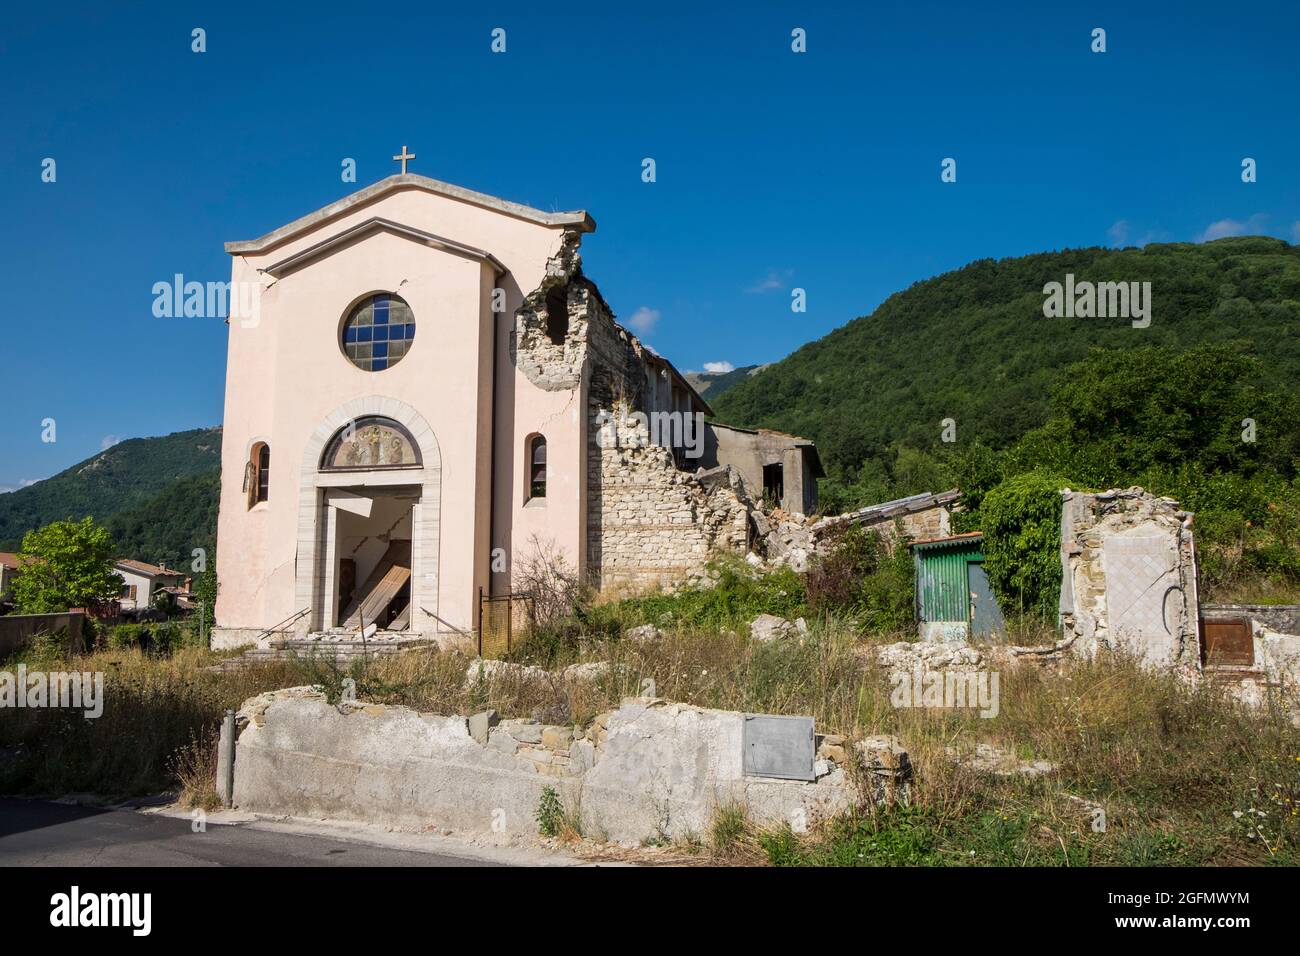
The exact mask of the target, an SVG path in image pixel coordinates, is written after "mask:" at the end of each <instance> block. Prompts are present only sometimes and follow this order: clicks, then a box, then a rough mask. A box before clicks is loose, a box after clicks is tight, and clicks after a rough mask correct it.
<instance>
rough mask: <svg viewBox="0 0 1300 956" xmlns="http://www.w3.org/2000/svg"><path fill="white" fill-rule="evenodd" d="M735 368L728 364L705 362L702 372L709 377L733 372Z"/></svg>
mask: <svg viewBox="0 0 1300 956" xmlns="http://www.w3.org/2000/svg"><path fill="white" fill-rule="evenodd" d="M735 370H736V366H734V365H732V364H731V363H730V362H705V363H704V371H706V372H708V373H709V374H710V375H725V374H726V373H727V372H734V371H735Z"/></svg>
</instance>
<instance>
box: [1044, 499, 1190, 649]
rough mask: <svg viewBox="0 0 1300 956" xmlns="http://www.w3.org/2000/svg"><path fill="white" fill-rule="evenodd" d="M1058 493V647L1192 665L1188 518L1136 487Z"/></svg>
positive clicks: (1173, 505) (1169, 503) (1171, 503)
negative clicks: (1060, 505)
mask: <svg viewBox="0 0 1300 956" xmlns="http://www.w3.org/2000/svg"><path fill="white" fill-rule="evenodd" d="M1062 498H1063V508H1062V512H1061V572H1062V573H1061V597H1060V622H1061V629H1062V632H1063V641H1062V644H1068V645H1069V646H1070V647H1071V649H1072V650H1073V651H1074V652H1075V653H1081V654H1085V655H1090V654H1092V653H1095V652H1096V651H1097V650H1099V649H1101V648H1110V649H1113V650H1122V651H1125V652H1127V653H1130V654H1132V655H1134V656H1135V657H1136V658H1137V659H1138V660H1140V661H1142V662H1143V663H1144V664H1147V665H1149V666H1154V667H1161V666H1168V667H1178V668H1189V669H1193V670H1195V669H1197V668H1199V666H1200V643H1199V637H1198V633H1197V607H1198V604H1197V595H1196V554H1195V549H1194V546H1193V542H1192V515H1191V514H1190V513H1189V512H1187V511H1183V510H1182V509H1181V508H1180V507H1179V504H1178V502H1177V501H1174V500H1173V499H1172V498H1158V497H1156V496H1155V495H1151V494H1148V493H1147V492H1145V491H1143V490H1142V489H1141V488H1136V487H1135V488H1129V489H1128V490H1126V491H1119V490H1112V491H1104V492H1100V493H1097V494H1085V493H1082V492H1074V491H1069V490H1066V491H1064V492H1063V493H1062Z"/></svg>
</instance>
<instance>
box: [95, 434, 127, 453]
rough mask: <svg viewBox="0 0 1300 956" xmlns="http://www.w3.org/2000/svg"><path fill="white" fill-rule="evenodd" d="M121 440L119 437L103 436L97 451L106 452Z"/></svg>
mask: <svg viewBox="0 0 1300 956" xmlns="http://www.w3.org/2000/svg"><path fill="white" fill-rule="evenodd" d="M121 440H122V436H121V435H105V436H104V437H103V438H101V439H100V440H99V450H100V451H108V450H109V449H110V448H112V447H113V446H114V445H116V444H117V443H118V442H120V441H121Z"/></svg>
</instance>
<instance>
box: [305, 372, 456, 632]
mask: <svg viewBox="0 0 1300 956" xmlns="http://www.w3.org/2000/svg"><path fill="white" fill-rule="evenodd" d="M440 490H441V456H440V454H439V450H438V443H437V440H436V438H435V437H434V434H433V431H432V429H430V428H429V426H428V423H427V422H425V420H424V419H423V417H422V416H420V414H419V413H418V412H416V411H415V410H414V409H413V408H411V407H410V406H407V405H405V404H404V403H401V402H398V401H396V400H395V399H391V398H382V397H377V396H376V397H372V398H367V399H359V400H355V401H352V402H349V403H348V404H346V405H344V406H342V407H341V408H339V409H338V410H336V411H335V412H333V413H332V414H331V415H329V416H328V417H327V418H326V419H325V420H324V421H323V422H322V423H321V424H320V426H318V428H317V429H316V431H315V432H314V433H313V435H312V436H311V439H310V440H309V441H308V442H307V446H306V448H305V449H304V454H303V464H302V491H301V495H300V502H299V529H298V531H299V533H298V564H297V569H296V577H297V596H298V600H299V601H300V602H301V603H300V604H299V605H298V606H299V607H307V608H310V610H311V613H310V615H309V620H310V625H309V627H310V629H311V630H313V631H324V630H332V629H340V630H344V631H359V630H361V629H362V628H363V627H365V626H367V625H369V624H375V625H377V626H378V627H379V628H382V629H386V630H392V631H402V632H411V633H420V634H423V633H434V632H436V631H437V626H436V623H435V616H436V615H437V613H438V550H439V549H438V542H439V523H440V522H439V517H440Z"/></svg>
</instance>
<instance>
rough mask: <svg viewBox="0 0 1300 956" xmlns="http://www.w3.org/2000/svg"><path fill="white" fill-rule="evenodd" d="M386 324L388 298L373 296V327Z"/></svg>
mask: <svg viewBox="0 0 1300 956" xmlns="http://www.w3.org/2000/svg"><path fill="white" fill-rule="evenodd" d="M387 324H388V297H387V296H379V295H377V296H375V325H387Z"/></svg>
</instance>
